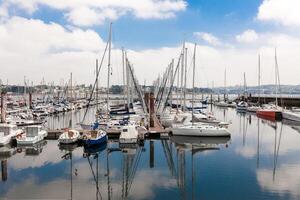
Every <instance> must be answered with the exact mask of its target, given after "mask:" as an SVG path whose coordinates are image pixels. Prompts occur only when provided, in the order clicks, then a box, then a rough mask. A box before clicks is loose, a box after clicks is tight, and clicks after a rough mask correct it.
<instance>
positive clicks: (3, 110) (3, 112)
mask: <svg viewBox="0 0 300 200" xmlns="http://www.w3.org/2000/svg"><path fill="white" fill-rule="evenodd" d="M5 122H6V99H5V92H4V91H1V123H5Z"/></svg>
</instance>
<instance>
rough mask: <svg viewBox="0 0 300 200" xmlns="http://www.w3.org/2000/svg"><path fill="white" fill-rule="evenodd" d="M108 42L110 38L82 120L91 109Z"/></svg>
mask: <svg viewBox="0 0 300 200" xmlns="http://www.w3.org/2000/svg"><path fill="white" fill-rule="evenodd" d="M108 44H109V40H108V41H107V43H106V46H105V49H104V53H103V55H102V58H101V62H100V66H99V69H98V73H97V77H96V80H95V82H94V85H93V89H92V92H91V94H90V98H89V101H88V105H87V107H86V109H85V113H84V116H83V119H82V122H83V121H84V120H85V117H86V114H87V111H88V109H89V107H90V103H91V101H92V97H93V94H94V90H95V87H96V84H97V82H98V79H99V74H100V70H101V67H102V64H103V61H104V57H105V53H106V51H107V48H108Z"/></svg>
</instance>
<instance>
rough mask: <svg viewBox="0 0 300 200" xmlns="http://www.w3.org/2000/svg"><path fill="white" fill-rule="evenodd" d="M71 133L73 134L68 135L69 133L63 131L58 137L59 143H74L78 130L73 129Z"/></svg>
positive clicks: (77, 136) (76, 139) (77, 137)
mask: <svg viewBox="0 0 300 200" xmlns="http://www.w3.org/2000/svg"><path fill="white" fill-rule="evenodd" d="M72 133H73V135H72V136H71V135H70V136H69V133H68V132H63V133H62V134H61V135H60V136H59V138H58V142H59V143H60V144H72V143H75V142H77V141H78V139H79V136H80V134H79V132H78V131H75V130H72Z"/></svg>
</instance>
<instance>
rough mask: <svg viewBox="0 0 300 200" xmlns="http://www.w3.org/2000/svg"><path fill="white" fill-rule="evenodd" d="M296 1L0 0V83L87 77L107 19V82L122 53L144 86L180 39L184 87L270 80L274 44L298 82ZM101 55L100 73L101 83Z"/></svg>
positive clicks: (285, 73)
mask: <svg viewBox="0 0 300 200" xmlns="http://www.w3.org/2000/svg"><path fill="white" fill-rule="evenodd" d="M299 9H300V1H299V0H243V1H241V0H222V1H220V0H88V1H87V0H64V1H61V0H0V71H1V73H0V79H1V80H2V82H3V83H6V82H7V81H8V83H9V84H23V82H24V76H25V77H26V80H29V81H30V82H33V83H34V84H39V83H40V82H41V81H42V80H43V79H44V80H45V82H46V83H50V82H52V81H54V82H55V83H56V84H62V83H63V82H65V81H67V80H68V78H69V76H70V73H71V72H72V73H73V79H74V80H75V83H77V84H81V83H85V84H89V83H92V82H93V81H94V76H95V75H94V72H95V60H96V59H100V58H101V56H102V54H103V51H104V48H105V44H106V42H107V40H108V32H109V24H110V23H111V22H112V47H113V50H112V58H111V59H112V74H111V80H112V84H121V83H122V54H121V49H122V48H124V49H125V50H126V52H127V55H128V59H129V60H130V62H131V63H132V65H133V67H134V71H135V73H136V75H137V77H138V79H139V82H140V83H144V82H146V84H152V82H153V81H154V80H155V79H156V78H157V77H158V76H161V75H162V74H163V72H164V71H165V69H166V67H167V66H168V64H169V63H170V62H171V60H172V59H175V63H176V61H177V59H178V57H179V54H180V51H181V48H182V45H183V42H185V43H186V46H187V48H188V57H187V59H188V86H191V84H192V83H191V78H189V77H192V57H193V55H192V54H193V46H194V43H196V44H197V49H196V52H197V53H196V77H195V78H196V86H197V87H212V86H215V87H217V86H224V84H225V83H224V79H225V77H224V72H225V70H226V85H241V84H243V83H244V80H243V74H244V73H245V74H246V83H247V85H257V83H258V55H260V58H261V82H262V84H272V83H274V82H275V80H274V79H275V78H274V77H275V67H274V66H275V64H274V61H275V59H274V57H275V56H274V52H275V48H276V49H277V57H278V65H279V76H280V83H281V84H293V85H296V84H299V81H298V80H299V78H298V77H299V75H300V66H299V65H300V56H299V55H298V52H300V12H299ZM107 62H108V61H107V58H106V59H105V60H104V64H103V68H102V69H101V74H100V80H101V84H102V85H103V86H104V85H105V83H106V77H107V75H106V73H107Z"/></svg>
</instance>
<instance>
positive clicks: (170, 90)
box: [163, 54, 182, 112]
mask: <svg viewBox="0 0 300 200" xmlns="http://www.w3.org/2000/svg"><path fill="white" fill-rule="evenodd" d="M181 59H182V54H180V56H179V59H178V63H177V66H176V69H175V72H174V74H173V78H172V84H171V87H170V89H169V92H168V94H167V97H166V101H168V100H169V96H170V94H171V92H172V90H173V87H174V81H175V78H176V74H177V71H178V69H179V66H180V60H181ZM178 74H179V73H178ZM176 92H177V91H176ZM176 103H177V104H178V99H177V102H176ZM166 107H167V105H166V104H165V105H164V108H163V112H164V111H165V109H166Z"/></svg>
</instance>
